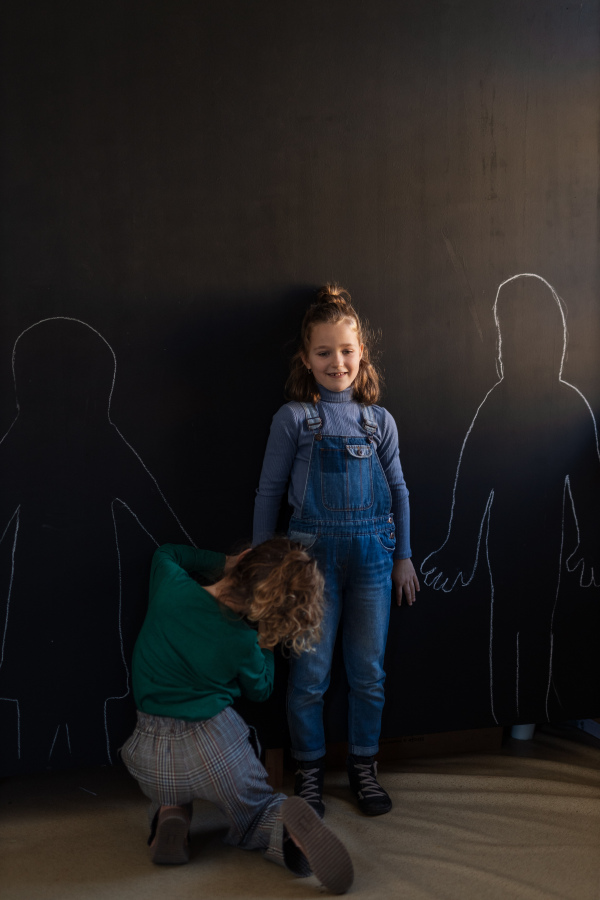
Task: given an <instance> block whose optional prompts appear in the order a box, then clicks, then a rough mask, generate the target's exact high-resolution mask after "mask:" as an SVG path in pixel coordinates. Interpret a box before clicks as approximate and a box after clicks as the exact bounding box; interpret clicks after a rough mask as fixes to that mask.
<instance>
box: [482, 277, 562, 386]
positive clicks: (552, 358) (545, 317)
mask: <svg viewBox="0 0 600 900" xmlns="http://www.w3.org/2000/svg"><path fill="white" fill-rule="evenodd" d="M494 316H495V319H496V325H497V328H498V359H497V368H498V374H499V375H500V377H509V376H510V377H512V376H513V375H515V374H518V375H526V374H532V373H538V374H539V373H546V374H548V375H552V376H553V377H556V378H560V375H561V373H562V366H563V362H564V358H565V352H566V346H567V325H566V317H565V311H564V308H563V304H562V301H561V299H560V297H559V296H558V294H557V293H556V291H555V290H554V288H553V287H552V286H551V285H550V284H548V282H547V281H545V279H543V278H541V277H540V276H539V275H529V274H523V275H515V276H514V277H513V278H509V279H508V280H507V281H505V282H503V283H502V284H501V285H500V287H499V288H498V293H497V295H496V302H495V304H494Z"/></svg>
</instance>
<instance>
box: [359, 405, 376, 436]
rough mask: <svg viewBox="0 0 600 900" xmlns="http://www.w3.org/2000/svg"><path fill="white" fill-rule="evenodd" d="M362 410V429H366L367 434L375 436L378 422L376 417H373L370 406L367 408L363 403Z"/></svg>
mask: <svg viewBox="0 0 600 900" xmlns="http://www.w3.org/2000/svg"><path fill="white" fill-rule="evenodd" d="M360 408H361V410H362V427H363V428H364V429H365V431H366V432H367V434H369V435H373V434H375V432H376V431H377V422H376V421H375V416H374V415H373V410H372V408H371V407H370V406H367V404H366V403H361V404H360Z"/></svg>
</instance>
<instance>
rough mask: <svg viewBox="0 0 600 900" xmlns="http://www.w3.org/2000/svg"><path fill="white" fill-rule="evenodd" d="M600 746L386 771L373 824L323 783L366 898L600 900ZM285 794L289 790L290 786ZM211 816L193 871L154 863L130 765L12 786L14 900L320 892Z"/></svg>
mask: <svg viewBox="0 0 600 900" xmlns="http://www.w3.org/2000/svg"><path fill="white" fill-rule="evenodd" d="M599 763H600V741H596V740H594V739H593V738H589V737H587V736H585V735H581V736H580V735H578V734H576V733H574V732H573V733H571V732H568V731H567V732H566V731H564V730H561V729H546V730H543V731H540V730H538V731H536V735H535V737H534V739H533V741H530V742H529V741H527V742H523V741H515V740H512V739H509V740H508V741H506V742H505V744H504V746H503V747H502V749H501V750H500V751H497V752H492V753H485V754H470V755H461V756H453V757H446V758H437V759H413V760H408V761H407V760H403V761H402V762H401V763H397V764H386V765H385V766H382V767H381V773H380V774H381V781H382V783H384V784H385V786H386V787H387V788H388V790H389V791H390V793H391V794H392V796H393V799H394V809H393V811H392V812H391V813H390V814H389V815H386V816H381V817H379V818H375V819H369V818H366V817H364V816H361V815H360V814H359V813H358V812H357V810H356V809H355V807H354V806H353V804H352V801H351V798H350V795H349V791H348V788H347V785H346V778H345V774H344V773H343V772H341V771H333V772H330V773H329V774H328V777H327V781H326V797H325V800H326V803H327V822H328V823H329V824H330V825H331V827H332V828H334V829H335V830H336V831H337V833H338V834H339V835H340V836H341V837H342V838H343V840H344V841H345V843H346V845H347V847H348V849H349V850H350V853H351V855H352V858H353V861H354V866H355V882H354V885H353V887H352V890H351V892H350V896H353V897H356V898H357V900H358V898H362V900H375V898H377V900H381V898H388V897H389V898H405V900H471V898H472V900H507V898H509V900H511V898H515V900H517V898H518V900H545V898H560V900H567V898H568V900H600V767H599ZM287 779H288V780H286V782H285V784H284V789H285V790H287V791H288V792H289V791H290V788H291V778H290V777H289V776H288V777H287ZM219 829H220V820H219V817H218V814H217V813H216V811H214V809H213V808H211V807H208V806H205V805H203V806H202V807H200V805H198V807H197V809H196V811H195V815H194V821H193V833H192V849H193V857H192V860H191V862H190V863H189V864H188V865H187V866H180V867H158V866H153V865H152V864H151V863H150V861H149V857H148V852H149V851H148V848H147V847H146V844H145V838H146V803H145V800H144V798H143V797H142V795H141V794H140V793H139V790H138V788H137V785H136V784H135V783H134V782H133V781H132V780H131V779H130V777H129V776H128V775H127V773H126V772H125V771H124V770H123V769H121V768H120V767H115V768H101V769H93V770H89V769H86V770H78V771H69V772H63V773H47V774H46V773H44V774H38V775H31V776H22V777H13V778H6V779H3V780H2V781H1V782H0V897H1V898H2V900H88V898H89V900H109V898H110V900H135V898H143V900H159V898H160V900H164V898H167V900H170V898H177V900H188V898H189V900H192V898H193V900H242V898H257V900H259V898H261V900H262V898H265V900H288V898H297V900H301V898H310V897H317V896H322V893H323V892H322V890H321V888H320V887H319V885H318V883H317V882H316V880H315V879H314V878H308V879H298V878H294V877H293V876H292V875H291V874H290V873H288V872H287V871H286V870H285V869H280V868H278V867H277V866H274V865H273V864H271V863H267V862H266V861H265V860H263V859H262V857H261V856H260V854H257V853H248V852H244V851H241V850H237V849H234V848H230V847H226V846H224V845H223V844H222V843H221V841H220V833H219Z"/></svg>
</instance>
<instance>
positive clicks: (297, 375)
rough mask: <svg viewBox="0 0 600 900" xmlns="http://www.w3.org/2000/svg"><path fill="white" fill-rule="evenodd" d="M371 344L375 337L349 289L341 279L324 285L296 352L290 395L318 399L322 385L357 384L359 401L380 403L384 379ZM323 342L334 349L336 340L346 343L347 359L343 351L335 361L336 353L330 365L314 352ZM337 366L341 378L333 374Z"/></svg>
mask: <svg viewBox="0 0 600 900" xmlns="http://www.w3.org/2000/svg"><path fill="white" fill-rule="evenodd" d="M315 341H316V343H315ZM372 343H373V336H372V334H371V333H370V331H369V328H368V326H367V323H366V322H365V321H364V320H361V317H360V316H359V314H358V313H357V311H356V309H355V308H354V306H353V305H352V298H351V297H350V294H349V293H348V291H346V290H345V289H344V288H342V287H340V285H338V284H326V285H324V286H323V287H322V288H321V289H320V290H319V291H318V292H317V298H316V300H315V302H314V303H312V304H311V306H309V308H308V310H307V311H306V314H305V316H304V319H303V321H302V327H301V329H300V342H299V346H298V349H297V351H296V353H295V354H294V356H293V357H292V361H291V369H290V375H289V378H288V381H287V384H286V393H287V396H288V397H289V398H290V400H300V401H312V402H313V403H316V401H317V400H318V399H319V396H320V395H319V385H322V386H324V387H327V388H329V389H330V390H345V389H346V388H347V387H349V386H350V385H352V387H353V397H354V399H355V400H357V401H359V402H360V403H376V402H377V400H378V399H379V393H380V380H381V378H380V375H379V373H378V371H377V368H376V366H375V364H374V362H373V359H372V348H371V344H372ZM321 344H324V346H326V347H328V348H329V349H330V350H332V349H333V345H334V344H335V345H337V346H339V347H343V346H344V345H346V344H347V345H348V349H347V352H346V353H345V354H344V357H345V359H342V357H341V356H340V358H339V359H338V360H337V365H335V366H334V365H333V363H334V360H333V356H331V357H330V362H331V365H330V366H328V365H327V360H326V358H325V356H323V355H321V356H315V350H316V349H317V348H318V346H320V345H321ZM318 360H322V362H323V365H321V364H320V362H318ZM335 368H337V369H338V371H339V377H338V378H337V379H336V378H335V377H334V375H333V371H334V369H335ZM346 369H348V371H347V372H346ZM344 373H345V377H344Z"/></svg>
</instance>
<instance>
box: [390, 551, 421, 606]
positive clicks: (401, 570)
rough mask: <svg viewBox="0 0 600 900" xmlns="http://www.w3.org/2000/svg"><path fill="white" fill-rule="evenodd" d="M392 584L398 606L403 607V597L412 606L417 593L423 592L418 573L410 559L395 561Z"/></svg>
mask: <svg viewBox="0 0 600 900" xmlns="http://www.w3.org/2000/svg"><path fill="white" fill-rule="evenodd" d="M392 584H393V586H394V595H395V597H396V603H397V604H398V606H402V597H403V596H404V598H405V599H406V601H407V602H408V605H409V606H412V605H413V603H414V602H415V599H416V592H417V591H420V590H421V586H420V584H419V579H418V578H417V573H416V572H415V568H414V566H413V564H412V560H410V559H395V560H394V567H393V569H392Z"/></svg>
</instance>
